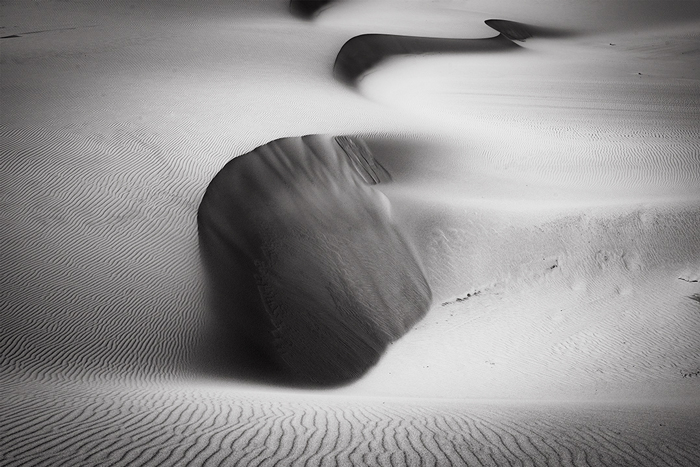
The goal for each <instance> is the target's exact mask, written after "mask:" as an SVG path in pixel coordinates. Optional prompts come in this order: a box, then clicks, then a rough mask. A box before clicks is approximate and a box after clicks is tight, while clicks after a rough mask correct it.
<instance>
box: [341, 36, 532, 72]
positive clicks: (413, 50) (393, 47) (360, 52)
mask: <svg viewBox="0 0 700 467" xmlns="http://www.w3.org/2000/svg"><path fill="white" fill-rule="evenodd" d="M517 48H518V46H517V45H515V44H514V43H513V42H511V41H510V40H508V39H507V38H506V37H505V36H504V35H500V34H499V35H498V36H496V37H493V38H486V39H442V38H434V37H413V36H397V35H386V34H364V35H361V36H356V37H353V38H352V39H350V40H349V41H347V42H346V43H345V44H343V47H342V48H341V49H340V51H339V52H338V56H337V57H336V59H335V65H333V72H334V73H335V76H336V77H337V78H338V79H339V80H341V81H343V82H345V83H348V84H352V83H354V82H355V80H357V79H358V78H359V77H360V76H362V75H363V74H364V73H366V72H367V71H369V70H370V69H371V68H372V67H374V66H376V65H377V64H379V63H381V62H382V61H383V60H386V59H388V58H391V57H395V56H400V55H409V54H427V53H460V52H462V53H463V52H472V53H477V52H480V53H485V52H496V51H502V50H517Z"/></svg>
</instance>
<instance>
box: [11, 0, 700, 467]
mask: <svg viewBox="0 0 700 467" xmlns="http://www.w3.org/2000/svg"><path fill="white" fill-rule="evenodd" d="M399 3H400V6H399V5H398V4H397V2H390V1H373V2H369V1H364V0H363V1H359V0H358V1H351V0H347V1H338V2H336V3H332V4H330V6H329V7H328V8H327V9H325V10H323V11H322V12H321V13H320V14H319V15H318V16H317V17H315V18H314V19H313V20H310V21H305V20H302V19H300V18H297V17H294V16H293V15H291V14H290V13H289V11H288V5H287V2H286V1H272V0H270V1H266V0H265V1H263V0H260V1H247V2H246V1H220V2H217V1H205V2H198V3H197V4H196V5H195V4H193V3H192V2H185V1H175V2H165V1H156V2H143V3H137V2H133V3H130V2H122V1H114V2H99V1H85V2H78V1H74V2H73V1H67V2H66V1H62V2H59V1H37V2H31V3H27V2H20V1H8V2H2V3H1V4H0V13H1V16H0V17H1V20H0V37H2V39H0V53H1V55H0V67H1V69H0V99H1V108H0V110H1V112H0V119H1V120H0V156H1V157H0V203H2V204H1V206H2V207H1V209H0V216H2V221H1V224H0V225H1V229H0V235H1V237H0V240H1V245H2V246H1V247H0V407H1V409H0V414H2V416H0V440H1V441H0V465H108V464H109V465H234V464H236V463H237V464H238V465H268V464H269V465H272V464H274V463H276V462H278V463H279V465H292V464H295V465H296V464H298V465H337V464H340V465H423V464H424V465H532V464H534V465H698V464H700V442H699V441H698V438H697V436H696V433H698V432H700V421H699V420H700V417H698V416H699V415H700V413H699V411H698V406H700V282H698V280H700V125H699V124H698V121H700V81H699V79H700V70H699V69H698V67H699V66H700V65H698V63H699V60H698V59H699V57H700V35H699V34H698V31H699V30H700V5H699V4H698V3H697V2H692V1H691V2H684V1H675V0H674V1H663V2H662V1H638V2H637V1H635V2H628V1H610V2H577V3H576V4H570V3H563V2H554V1H536V0H533V1H529V2H516V1H503V2H499V3H498V4H492V3H493V2H486V1H483V2H482V1H475V2H461V1H451V0H440V1H431V2H428V1H405V2H399ZM492 18H496V19H507V20H512V21H518V22H521V23H525V24H530V25H535V26H539V27H542V28H549V29H550V30H556V31H558V32H559V34H553V35H552V36H550V37H538V36H537V35H534V36H533V37H532V38H529V39H527V40H526V41H525V42H520V43H517V45H518V47H507V48H503V50H500V49H498V50H492V51H487V52H478V53H477V52H475V53H470V52H469V51H462V52H456V51H453V52H449V53H438V52H434V53H430V54H421V55H403V56H395V57H388V58H387V59H386V60H383V61H381V62H380V63H378V64H377V65H375V66H373V67H371V68H369V69H368V70H367V71H366V72H364V73H363V74H362V75H361V76H360V77H359V79H358V80H357V81H356V82H353V83H347V82H340V81H338V80H337V79H336V78H335V77H334V70H333V64H334V63H335V61H336V58H337V55H338V52H339V51H340V50H341V48H342V47H343V45H344V44H345V43H346V42H347V41H348V40H349V39H351V38H353V37H355V36H359V35H362V34H368V33H375V34H385V35H401V36H417V37H433V38H465V39H487V38H493V37H495V36H496V35H497V34H498V33H497V32H496V31H495V30H493V29H491V28H490V27H488V26H487V25H485V24H484V21H485V20H487V19H492ZM307 134H328V135H344V134H351V135H359V136H361V137H363V138H364V139H365V141H366V142H367V144H368V146H369V148H370V149H371V150H372V152H373V154H374V156H375V157H376V158H377V160H379V161H380V162H381V164H382V165H383V166H384V167H385V168H386V169H387V170H388V172H389V173H390V174H391V176H392V181H391V182H390V183H385V184H380V185H378V186H379V187H380V189H381V191H382V192H383V193H384V194H385V195H386V197H387V198H388V200H389V201H390V202H391V210H392V215H393V216H394V217H395V219H396V221H397V223H398V224H399V225H400V226H401V227H402V229H403V232H404V234H405V236H406V238H408V239H409V241H410V243H411V244H412V246H413V248H414V249H415V252H416V255H417V257H418V259H419V260H420V262H421V263H422V267H423V269H424V271H425V275H426V278H427V280H428V283H429V284H430V287H431V290H432V296H433V303H432V306H431V308H430V310H429V312H428V314H427V316H426V317H425V318H424V319H423V320H421V321H420V322H418V324H417V325H416V326H415V327H414V329H412V330H411V331H409V332H408V333H407V334H406V335H405V336H404V337H402V338H401V339H399V340H398V341H396V342H395V343H394V344H392V345H391V346H390V347H389V348H388V350H387V352H386V353H385V355H384V356H383V358H382V359H381V360H380V361H379V363H378V364H377V365H376V366H375V367H374V368H372V369H371V370H370V372H369V373H368V374H366V375H365V376H364V377H363V378H361V379H359V380H358V381H357V382H355V383H353V384H351V385H349V386H346V387H342V388H338V389H332V390H323V391H320V390H297V389H289V388H285V387H280V386H273V385H269V384H265V382H264V381H260V380H256V379H254V378H253V379H251V378H249V376H250V375H247V374H244V373H243V372H241V371H238V370H237V369H236V368H234V367H231V366H227V365H226V364H223V365H222V364H218V363H220V362H219V361H221V360H224V361H230V356H227V355H221V354H220V353H217V348H216V346H212V345H211V341H212V339H213V338H212V336H213V335H214V334H215V329H213V327H214V325H213V324H212V323H213V320H212V317H211V313H210V309H209V303H210V302H209V300H210V297H209V292H208V284H207V283H206V280H205V275H204V274H203V270H202V265H201V263H200V257H199V250H198V238H197V223H196V215H197V210H198V207H199V203H200V201H201V199H202V196H203V194H204V192H205V190H206V188H207V186H208V184H209V182H210V181H211V180H212V178H213V177H214V176H215V175H216V174H217V173H218V172H219V170H220V169H221V168H222V167H223V166H224V165H225V164H226V163H227V162H228V161H229V160H231V159H232V158H233V157H236V156H239V155H241V154H244V153H247V152H249V151H251V150H253V149H254V148H256V147H257V146H260V145H262V144H265V143H267V142H269V141H271V140H274V139H277V138H282V137H287V136H301V135H307ZM219 350H220V349H219ZM224 370H226V371H224Z"/></svg>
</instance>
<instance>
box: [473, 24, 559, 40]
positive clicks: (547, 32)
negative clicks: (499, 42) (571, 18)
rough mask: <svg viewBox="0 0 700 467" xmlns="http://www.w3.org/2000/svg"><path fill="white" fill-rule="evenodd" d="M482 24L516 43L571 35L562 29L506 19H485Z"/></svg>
mask: <svg viewBox="0 0 700 467" xmlns="http://www.w3.org/2000/svg"><path fill="white" fill-rule="evenodd" d="M484 23H486V25H487V26H489V27H490V28H492V29H495V30H496V31H498V32H499V33H501V34H502V35H503V36H504V37H505V38H506V39H510V40H511V41H518V42H525V41H526V40H527V39H530V38H535V37H551V38H555V37H569V36H571V35H572V33H571V32H570V31H564V30H562V29H554V28H544V27H540V26H533V25H532V24H526V23H518V22H516V21H509V20H506V19H487V20H486V21H484Z"/></svg>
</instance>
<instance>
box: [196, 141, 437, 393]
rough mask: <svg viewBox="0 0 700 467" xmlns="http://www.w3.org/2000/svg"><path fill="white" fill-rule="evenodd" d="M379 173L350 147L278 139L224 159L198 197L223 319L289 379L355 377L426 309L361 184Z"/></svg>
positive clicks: (417, 275)
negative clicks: (226, 161)
mask: <svg viewBox="0 0 700 467" xmlns="http://www.w3.org/2000/svg"><path fill="white" fill-rule="evenodd" d="M339 142H341V144H339ZM361 148H362V150H360V149H361ZM348 154H352V157H349V156H348ZM360 161H362V162H360ZM387 177H388V173H387V172H386V171H385V170H384V169H381V166H380V165H379V164H377V163H375V162H374V161H373V159H372V158H371V153H369V152H368V149H367V148H366V146H364V143H362V142H361V141H359V140H357V139H354V138H348V137H342V138H338V139H334V138H331V137H326V136H305V137H302V138H284V139H280V140H276V141H273V142H271V143H268V144H266V145H264V146H261V147H259V148H257V149H255V150H254V151H252V152H251V153H249V154H246V155H243V156H240V157H238V158H236V159H234V160H232V161H231V162H229V163H228V164H227V165H226V166H225V167H224V168H223V169H222V170H221V171H220V172H219V174H218V175H217V176H216V177H215V178H214V180H213V181H212V182H211V184H210V185H209V187H208V189H207V192H206V194H205V195H204V198H203V200H202V203H201V205H200V208H199V214H198V221H199V236H200V247H201V251H202V254H203V256H204V258H205V264H206V267H207V269H208V271H209V273H210V277H211V278H212V282H213V286H214V289H215V293H216V295H217V297H218V301H217V303H218V306H217V308H218V309H217V312H218V314H219V315H220V318H221V321H222V322H223V323H226V324H225V326H227V329H230V332H231V335H232V339H235V338H239V337H240V336H237V335H236V334H240V333H243V334H244V335H245V338H246V339H248V341H249V342H250V344H251V345H253V346H255V347H257V348H258V349H259V350H261V351H262V352H263V353H264V354H266V355H268V356H269V357H270V358H271V359H272V360H273V361H274V362H275V363H276V364H277V365H278V366H279V367H280V368H281V369H282V371H283V372H284V373H285V374H287V375H289V376H290V378H291V380H293V381H294V382H299V383H312V384H321V385H327V384H330V385H334V384H340V383H344V382H348V381H351V380H353V379H355V378H357V377H359V376H360V375H362V374H363V373H364V372H366V371H367V369H369V368H370V367H371V366H372V365H374V364H375V363H376V362H377V361H378V360H379V358H380V356H381V354H382V353H383V351H384V349H385V348H386V347H387V345H389V343H391V342H392V341H394V340H396V339H398V338H399V337H401V336H402V335H403V334H405V333H406V332H407V331H408V330H409V329H410V328H411V326H413V324H415V323H416V322H417V321H418V320H419V319H420V318H421V317H422V316H423V315H424V314H425V313H426V311H427V309H428V306H429V305H430V301H431V294H430V289H429V287H428V284H427V282H426V280H425V278H424V277H423V273H422V270H421V268H420V266H419V264H418V262H417V260H416V258H415V256H414V254H413V252H412V249H411V248H410V247H409V245H408V244H407V243H406V240H405V239H404V237H403V235H402V233H401V232H400V231H399V229H398V227H397V226H396V225H395V224H394V222H393V221H392V217H391V214H390V211H389V202H388V200H387V199H386V198H385V197H384V195H383V194H381V193H380V192H378V191H377V190H376V189H374V188H372V187H371V186H369V184H368V182H370V183H377V182H379V181H380V180H382V179H384V180H386V179H387ZM234 335H236V336H234Z"/></svg>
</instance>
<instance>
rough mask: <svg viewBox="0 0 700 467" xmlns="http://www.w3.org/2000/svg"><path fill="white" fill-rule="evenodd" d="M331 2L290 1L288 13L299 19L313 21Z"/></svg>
mask: <svg viewBox="0 0 700 467" xmlns="http://www.w3.org/2000/svg"><path fill="white" fill-rule="evenodd" d="M332 1H333V0H290V1H289V11H290V12H291V13H292V14H293V15H294V16H297V17H299V18H303V19H307V20H310V19H313V18H314V17H315V16H316V15H318V14H319V13H320V12H321V10H322V9H323V8H325V7H327V6H328V5H329V4H330V3H331V2H332Z"/></svg>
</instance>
